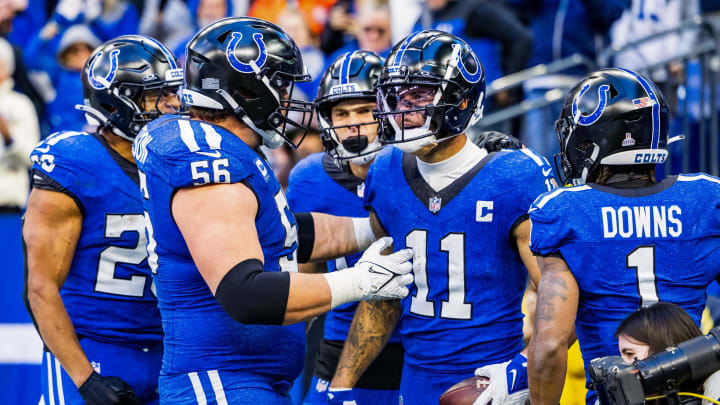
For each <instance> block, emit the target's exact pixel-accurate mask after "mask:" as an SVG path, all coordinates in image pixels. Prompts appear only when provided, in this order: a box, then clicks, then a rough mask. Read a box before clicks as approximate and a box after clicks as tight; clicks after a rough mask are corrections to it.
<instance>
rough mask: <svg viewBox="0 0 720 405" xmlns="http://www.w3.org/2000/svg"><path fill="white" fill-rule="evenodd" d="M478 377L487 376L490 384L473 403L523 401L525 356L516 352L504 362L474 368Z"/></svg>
mask: <svg viewBox="0 0 720 405" xmlns="http://www.w3.org/2000/svg"><path fill="white" fill-rule="evenodd" d="M475 375H476V376H478V377H487V378H488V379H490V384H489V385H488V387H487V388H486V389H485V391H484V392H483V393H482V394H480V396H479V397H478V399H476V400H475V402H474V403H473V405H487V404H489V403H490V401H492V404H493V405H510V404H517V403H520V402H519V401H522V402H524V400H525V398H527V395H528V377H527V358H526V357H525V356H524V355H522V354H520V353H518V354H517V355H516V356H515V357H513V358H512V359H511V360H509V361H506V362H505V363H497V364H490V365H487V366H484V367H480V368H478V369H477V370H475Z"/></svg>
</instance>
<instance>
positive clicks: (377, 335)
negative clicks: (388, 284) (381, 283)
mask: <svg viewBox="0 0 720 405" xmlns="http://www.w3.org/2000/svg"><path fill="white" fill-rule="evenodd" d="M401 313H402V307H401V306H400V301H399V300H393V301H363V302H361V303H360V304H359V305H358V307H357V310H356V311H355V317H354V318H353V321H352V325H351V326H350V331H348V336H347V340H346V341H345V347H343V351H342V355H341V356H340V360H339V361H338V365H337V369H336V370H335V376H334V377H333V380H332V383H331V384H330V386H331V387H333V388H352V387H354V386H355V384H356V383H357V382H358V380H359V379H360V377H361V376H362V375H363V374H364V373H365V370H367V368H368V366H370V364H371V363H372V362H373V361H374V360H375V358H376V357H377V356H378V354H380V352H381V351H382V349H383V348H384V347H385V344H386V343H387V342H388V339H390V335H392V332H393V330H395V325H396V324H397V322H398V319H400V314H401Z"/></svg>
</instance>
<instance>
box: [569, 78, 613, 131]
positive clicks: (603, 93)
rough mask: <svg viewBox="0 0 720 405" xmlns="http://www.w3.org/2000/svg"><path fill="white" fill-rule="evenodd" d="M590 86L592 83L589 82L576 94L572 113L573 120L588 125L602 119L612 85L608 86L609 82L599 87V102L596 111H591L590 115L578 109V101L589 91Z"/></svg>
mask: <svg viewBox="0 0 720 405" xmlns="http://www.w3.org/2000/svg"><path fill="white" fill-rule="evenodd" d="M589 88H590V84H589V83H588V84H586V85H585V86H584V87H583V88H582V89H581V90H580V92H579V93H578V94H577V96H575V99H574V100H573V104H572V115H573V120H574V121H575V122H576V123H577V124H578V125H583V126H588V125H592V124H594V123H595V122H597V120H599V119H600V117H601V116H602V113H603V111H605V107H606V106H607V102H608V93H609V92H610V86H608V85H607V84H603V85H601V86H600V87H598V104H597V107H595V111H593V112H591V113H590V114H588V115H583V114H582V113H581V112H580V110H579V109H578V101H579V100H580V98H582V96H583V95H584V94H585V93H586V92H587V91H588V89H589Z"/></svg>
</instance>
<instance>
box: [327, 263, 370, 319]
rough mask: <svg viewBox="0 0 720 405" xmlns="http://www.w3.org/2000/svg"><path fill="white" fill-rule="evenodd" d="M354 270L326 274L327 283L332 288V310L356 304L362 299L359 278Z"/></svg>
mask: <svg viewBox="0 0 720 405" xmlns="http://www.w3.org/2000/svg"><path fill="white" fill-rule="evenodd" d="M355 271H356V270H355V269H354V268H352V267H351V268H349V269H343V270H336V271H333V272H330V273H325V274H323V276H325V281H327V283H328V286H330V295H331V296H332V298H331V299H330V309H335V308H337V307H338V306H340V305H342V304H347V303H348V302H355V301H358V300H360V298H362V296H363V293H362V290H361V288H359V286H358V283H357V276H356V274H355Z"/></svg>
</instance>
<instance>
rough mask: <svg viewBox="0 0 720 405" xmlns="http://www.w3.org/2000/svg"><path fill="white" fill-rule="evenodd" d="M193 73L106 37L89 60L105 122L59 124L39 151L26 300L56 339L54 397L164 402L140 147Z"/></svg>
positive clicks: (89, 109) (29, 216) (48, 366)
mask: <svg viewBox="0 0 720 405" xmlns="http://www.w3.org/2000/svg"><path fill="white" fill-rule="evenodd" d="M182 73H183V72H182V69H179V68H178V66H177V64H176V61H175V58H174V56H173V55H172V54H171V53H170V51H168V49H167V48H165V46H163V45H162V44H160V43H159V42H157V41H156V40H154V39H152V38H148V37H142V36H137V35H130V36H122V37H118V38H115V39H113V40H111V41H108V42H106V43H105V44H103V45H102V46H100V47H99V48H98V49H96V50H95V52H94V53H93V54H92V56H91V57H90V58H89V59H88V61H87V63H86V64H85V68H84V70H83V74H82V83H83V96H84V98H85V105H82V106H78V108H79V109H81V110H83V111H84V112H85V113H86V116H87V118H88V122H89V123H90V124H91V125H97V126H98V129H97V132H95V133H85V132H76V131H66V132H59V133H56V134H53V135H51V136H50V137H48V138H47V139H46V140H45V141H44V142H42V143H40V144H39V145H38V146H37V147H36V148H35V150H33V152H32V154H31V159H32V161H33V173H32V176H33V189H32V192H31V193H30V199H29V202H28V207H27V212H26V214H25V223H24V226H23V240H24V242H25V244H26V246H27V260H26V264H27V272H28V273H27V288H26V294H27V295H26V299H27V304H28V310H29V311H30V313H31V316H33V319H34V321H35V323H36V326H37V327H38V330H39V332H40V335H41V336H42V339H43V342H44V343H45V348H46V352H45V355H44V356H43V362H42V389H43V398H44V401H45V403H46V404H57V403H59V404H83V403H85V404H97V405H100V404H137V403H143V404H152V403H158V384H157V379H158V375H159V373H160V365H161V360H162V351H163V350H162V335H163V333H162V328H161V321H160V312H159V311H158V309H157V299H156V298H155V289H154V286H153V285H152V278H151V273H150V267H149V266H148V261H147V251H146V249H145V241H146V236H145V222H144V217H143V209H142V202H141V200H140V193H139V180H138V172H137V168H136V166H135V162H134V160H133V156H132V153H131V147H132V140H133V139H134V138H135V136H136V135H137V134H138V132H139V131H140V128H141V127H142V126H143V125H145V124H146V123H148V122H149V121H150V120H151V119H153V118H155V117H157V116H159V115H160V114H162V113H168V112H173V111H176V110H177V108H178V107H179V106H180V102H179V100H178V98H177V95H176V93H177V91H178V87H179V86H180V85H181V84H182Z"/></svg>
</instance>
